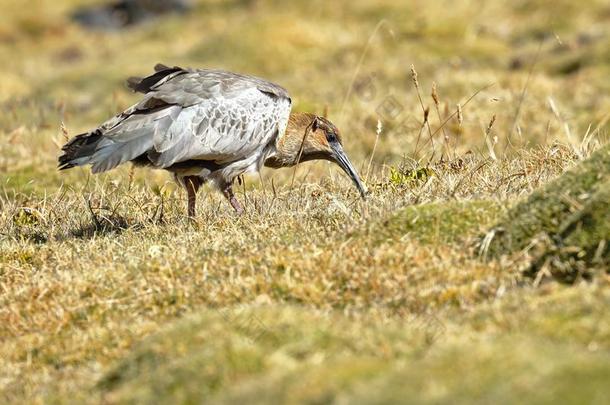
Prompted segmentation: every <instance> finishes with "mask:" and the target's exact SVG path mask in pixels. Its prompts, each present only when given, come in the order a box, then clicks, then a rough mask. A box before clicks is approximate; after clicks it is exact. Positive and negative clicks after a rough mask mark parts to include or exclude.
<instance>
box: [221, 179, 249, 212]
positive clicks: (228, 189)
mask: <svg viewBox="0 0 610 405" xmlns="http://www.w3.org/2000/svg"><path fill="white" fill-rule="evenodd" d="M222 193H223V194H224V196H225V197H226V198H227V200H229V203H231V206H232V207H233V209H234V210H235V212H236V213H237V215H242V214H243V213H244V209H243V208H242V207H241V204H240V203H239V201H237V198H235V195H234V194H233V187H231V185H230V184H229V185H228V186H226V187H225V188H224V189H223V190H222Z"/></svg>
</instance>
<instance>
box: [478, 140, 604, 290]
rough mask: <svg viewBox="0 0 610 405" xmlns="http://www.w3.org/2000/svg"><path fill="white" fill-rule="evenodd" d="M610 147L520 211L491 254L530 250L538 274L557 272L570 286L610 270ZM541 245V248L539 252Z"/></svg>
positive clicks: (499, 229)
mask: <svg viewBox="0 0 610 405" xmlns="http://www.w3.org/2000/svg"><path fill="white" fill-rule="evenodd" d="M609 190H610V147H609V146H607V145H606V146H605V147H603V148H602V149H600V150H598V151H597V152H596V153H594V154H593V155H592V156H591V157H590V158H589V159H587V160H585V161H584V162H582V163H580V164H579V165H577V166H576V167H575V168H573V169H572V170H570V171H568V172H567V173H565V174H564V175H562V176H561V177H559V178H558V179H556V180H555V181H552V182H551V183H549V184H548V185H546V186H545V187H543V188H541V189H540V190H538V191H536V192H534V193H533V194H532V195H531V196H529V197H528V198H527V200H526V201H523V202H522V203H520V204H518V205H517V206H515V207H514V208H513V209H511V210H510V211H509V212H508V213H507V214H506V219H504V220H502V221H501V222H500V223H499V224H498V225H497V226H496V227H495V229H494V230H493V231H492V232H494V233H497V236H495V235H494V238H493V239H492V240H491V244H490V252H491V253H492V254H496V255H497V254H500V253H507V252H515V251H518V250H521V249H525V248H527V250H532V251H533V252H534V253H533V255H534V256H537V257H536V259H535V262H534V264H533V269H532V270H533V271H537V270H539V268H540V267H541V266H549V265H550V266H551V268H555V269H556V273H557V274H559V275H563V276H564V277H566V278H567V279H569V280H573V279H574V278H575V277H578V276H582V275H588V274H589V272H590V269H591V267H592V266H595V267H598V268H604V269H608V268H609V267H610V245H609V244H608V240H609V239H608V238H609V235H610V215H609V214H608V210H607V208H606V205H607V203H608V193H609V192H610V191H609ZM536 245H539V246H536Z"/></svg>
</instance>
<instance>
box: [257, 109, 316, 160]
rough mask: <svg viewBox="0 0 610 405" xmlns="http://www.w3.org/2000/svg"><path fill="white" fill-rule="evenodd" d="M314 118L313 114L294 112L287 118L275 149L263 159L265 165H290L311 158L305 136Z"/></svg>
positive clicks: (308, 140)
mask: <svg viewBox="0 0 610 405" xmlns="http://www.w3.org/2000/svg"><path fill="white" fill-rule="evenodd" d="M314 118H315V115H314V114H310V113H301V112H294V113H291V114H290V117H289V118H288V125H287V126H286V132H285V133H284V134H283V135H280V136H279V137H278V139H277V141H276V143H275V151H274V152H273V153H272V154H271V155H269V156H268V157H267V159H265V166H267V167H273V168H279V167H291V166H294V165H296V164H297V163H299V162H303V161H306V160H311V159H312V158H313V157H310V156H309V155H310V153H309V149H310V148H309V147H308V146H309V143H310V142H311V141H310V139H308V138H310V137H309V136H307V137H306V136H305V135H306V133H307V132H308V131H309V128H310V125H311V123H312V121H313V119H314Z"/></svg>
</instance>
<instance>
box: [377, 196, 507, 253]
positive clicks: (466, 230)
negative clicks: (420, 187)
mask: <svg viewBox="0 0 610 405" xmlns="http://www.w3.org/2000/svg"><path fill="white" fill-rule="evenodd" d="M503 210H504V206H503V204H501V203H498V202H494V201H454V202H443V203H431V204H423V205H414V206H410V207H407V208H404V209H402V210H401V211H399V212H398V213H397V214H395V215H393V216H392V217H391V218H389V219H387V220H385V221H384V222H382V223H380V224H377V225H375V226H373V228H372V231H371V232H372V233H373V235H374V236H373V239H374V240H376V241H377V242H383V241H388V240H396V239H401V238H409V239H414V240H417V241H418V242H421V243H427V244H435V243H439V244H452V243H457V242H460V241H461V240H463V239H464V238H466V237H468V236H474V235H476V234H477V232H479V231H481V229H482V228H483V227H485V226H486V225H487V224H490V223H492V221H493V220H494V219H495V218H497V217H498V215H500V214H501V213H502V211H503Z"/></svg>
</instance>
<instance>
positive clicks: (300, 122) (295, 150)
mask: <svg viewBox="0 0 610 405" xmlns="http://www.w3.org/2000/svg"><path fill="white" fill-rule="evenodd" d="M277 149H278V151H277V152H278V153H277V155H276V156H273V157H271V159H268V161H265V165H267V166H271V167H281V166H293V165H295V164H297V163H300V162H307V161H309V160H317V159H323V160H328V161H331V162H334V163H336V164H337V165H339V167H341V169H343V171H344V172H345V173H346V174H347V175H348V176H349V177H350V179H351V180H352V182H353V183H354V185H355V186H356V188H358V191H359V192H360V195H361V196H362V198H365V196H366V193H367V191H366V188H365V187H364V185H363V184H362V181H361V180H360V177H359V176H358V172H356V169H355V168H354V166H353V165H352V163H351V162H350V161H349V159H348V158H347V155H346V154H345V151H344V150H343V141H342V138H341V133H340V132H339V129H338V128H337V127H336V126H335V125H334V124H333V123H332V122H330V121H329V120H327V119H326V118H324V117H320V116H317V115H314V114H309V113H293V114H291V115H290V119H289V121H288V127H287V129H286V134H285V135H284V136H283V137H282V138H280V140H279V142H278V144H277Z"/></svg>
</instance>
